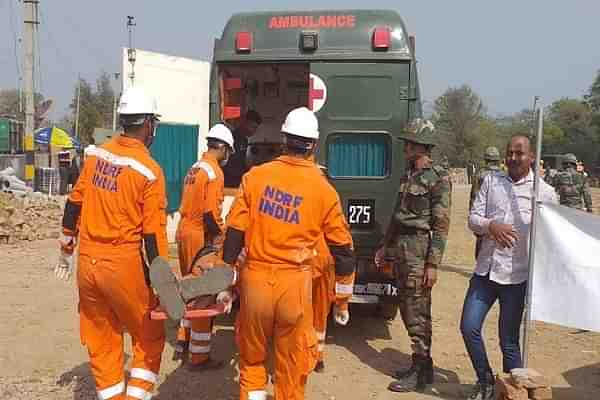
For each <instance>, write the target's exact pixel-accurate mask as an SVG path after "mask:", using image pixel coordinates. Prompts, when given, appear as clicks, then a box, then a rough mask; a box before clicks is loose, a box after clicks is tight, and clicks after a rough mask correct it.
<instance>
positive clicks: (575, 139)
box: [548, 98, 600, 165]
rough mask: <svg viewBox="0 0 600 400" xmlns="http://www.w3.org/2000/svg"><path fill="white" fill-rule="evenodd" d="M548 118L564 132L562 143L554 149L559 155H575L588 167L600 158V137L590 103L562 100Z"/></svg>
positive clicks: (555, 104) (553, 106) (551, 110)
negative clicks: (593, 122)
mask: <svg viewBox="0 0 600 400" xmlns="http://www.w3.org/2000/svg"><path fill="white" fill-rule="evenodd" d="M548 114H549V115H548V118H549V120H550V122H551V123H552V124H554V125H556V126H557V127H558V128H559V129H560V130H561V131H562V132H563V138H562V140H561V142H560V143H558V144H557V145H556V146H554V147H552V149H553V150H554V151H556V152H559V153H574V154H575V155H576V156H577V158H578V159H581V160H583V162H584V163H585V164H587V165H593V164H594V163H595V162H596V161H597V160H598V157H599V155H600V154H599V153H598V148H599V146H600V135H599V132H598V130H597V129H595V128H594V127H593V126H592V119H593V113H592V109H591V108H590V107H589V105H588V103H586V102H584V101H582V100H579V99H567V98H564V99H560V100H557V101H555V102H554V103H552V105H551V106H550V108H549V113H548Z"/></svg>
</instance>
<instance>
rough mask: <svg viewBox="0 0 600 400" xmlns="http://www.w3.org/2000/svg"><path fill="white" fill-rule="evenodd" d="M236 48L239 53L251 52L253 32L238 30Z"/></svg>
mask: <svg viewBox="0 0 600 400" xmlns="http://www.w3.org/2000/svg"><path fill="white" fill-rule="evenodd" d="M235 50H236V51H237V52H238V53H250V51H251V50H252V33H251V32H237V33H236V34H235Z"/></svg>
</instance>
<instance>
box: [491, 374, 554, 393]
mask: <svg viewBox="0 0 600 400" xmlns="http://www.w3.org/2000/svg"><path fill="white" fill-rule="evenodd" d="M495 394H496V400H552V388H551V387H550V383H549V381H548V379H547V378H546V377H545V376H543V375H542V374H540V373H539V372H537V371H536V370H534V369H530V368H528V369H526V368H517V369H513V370H512V371H511V372H510V375H509V374H505V375H501V376H498V377H497V379H496V388H495Z"/></svg>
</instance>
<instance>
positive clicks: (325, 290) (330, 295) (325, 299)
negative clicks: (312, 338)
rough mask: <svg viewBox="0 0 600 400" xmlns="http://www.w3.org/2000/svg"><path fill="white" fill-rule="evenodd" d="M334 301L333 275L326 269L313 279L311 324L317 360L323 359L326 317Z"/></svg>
mask: <svg viewBox="0 0 600 400" xmlns="http://www.w3.org/2000/svg"><path fill="white" fill-rule="evenodd" d="M334 301H335V275H334V274H333V271H331V272H330V271H328V272H326V273H324V274H321V275H319V276H318V277H316V278H314V279H313V283H312V307H313V326H314V328H315V334H316V335H317V339H318V341H319V344H318V346H317V360H318V361H323V352H324V351H325V338H326V336H327V318H328V317H329V311H330V310H331V304H333V302H334Z"/></svg>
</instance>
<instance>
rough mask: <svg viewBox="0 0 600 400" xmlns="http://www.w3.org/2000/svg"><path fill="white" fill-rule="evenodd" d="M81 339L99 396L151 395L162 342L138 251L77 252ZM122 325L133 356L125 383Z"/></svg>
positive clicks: (162, 333)
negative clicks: (125, 330)
mask: <svg viewBox="0 0 600 400" xmlns="http://www.w3.org/2000/svg"><path fill="white" fill-rule="evenodd" d="M77 283H78V286H79V315H80V330H81V342H82V343H83V344H84V345H85V346H86V347H87V349H88V354H89V357H90V366H91V370H92V373H93V375H94V378H95V380H96V388H97V391H98V398H99V399H103V400H104V399H111V400H121V399H145V398H150V397H151V393H152V390H153V389H154V385H155V384H156V383H157V381H158V373H159V369H160V360H161V355H162V352H163V348H164V345H165V331H164V325H163V322H162V321H154V320H151V319H150V310H151V309H153V308H155V307H156V306H157V305H158V300H157V298H156V296H155V295H154V293H153V291H152V289H150V287H149V286H148V285H147V284H146V279H145V275H144V267H143V261H142V255H141V253H140V252H139V251H137V252H130V251H121V252H117V251H114V250H113V251H112V252H111V251H106V250H100V249H99V250H98V251H96V252H93V254H80V256H79V267H78V272H77ZM123 328H125V329H127V331H128V332H129V334H130V335H131V339H132V344H133V362H132V365H131V371H130V377H129V381H128V382H127V385H125V373H124V362H125V358H124V352H123Z"/></svg>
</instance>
